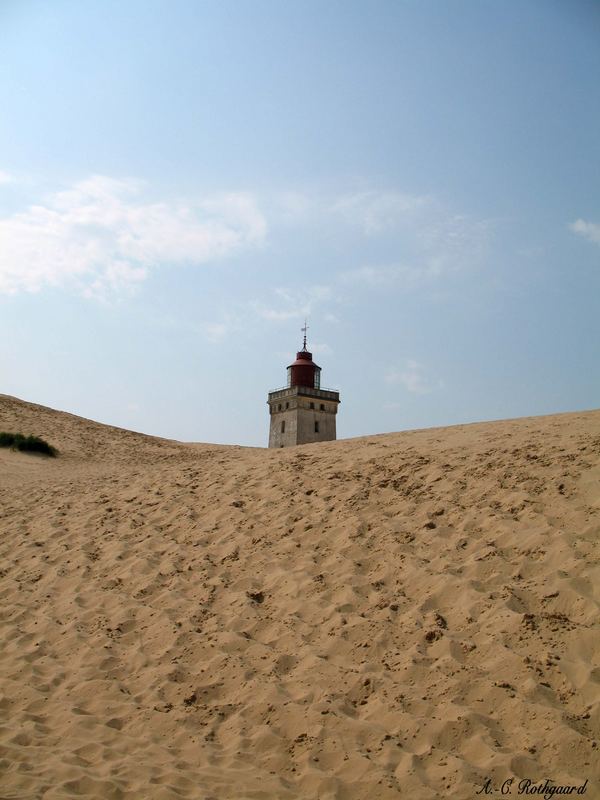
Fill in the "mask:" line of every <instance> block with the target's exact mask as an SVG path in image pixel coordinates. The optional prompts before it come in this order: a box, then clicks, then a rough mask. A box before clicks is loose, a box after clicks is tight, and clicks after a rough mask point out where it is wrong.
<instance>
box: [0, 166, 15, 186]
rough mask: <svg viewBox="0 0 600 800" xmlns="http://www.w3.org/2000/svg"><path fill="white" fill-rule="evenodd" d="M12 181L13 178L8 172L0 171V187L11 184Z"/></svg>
mask: <svg viewBox="0 0 600 800" xmlns="http://www.w3.org/2000/svg"><path fill="white" fill-rule="evenodd" d="M13 181H14V178H13V176H12V175H11V174H10V173H9V172H5V171H4V170H2V169H0V185H1V184H3V183H12V182H13Z"/></svg>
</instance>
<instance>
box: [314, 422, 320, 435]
mask: <svg viewBox="0 0 600 800" xmlns="http://www.w3.org/2000/svg"><path fill="white" fill-rule="evenodd" d="M318 432H319V423H318V422H315V433H318Z"/></svg>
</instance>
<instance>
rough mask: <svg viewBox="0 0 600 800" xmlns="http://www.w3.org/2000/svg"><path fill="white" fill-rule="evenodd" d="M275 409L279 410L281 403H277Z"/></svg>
mask: <svg viewBox="0 0 600 800" xmlns="http://www.w3.org/2000/svg"><path fill="white" fill-rule="evenodd" d="M277 411H281V403H278V404H277Z"/></svg>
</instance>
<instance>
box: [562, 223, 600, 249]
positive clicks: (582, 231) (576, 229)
mask: <svg viewBox="0 0 600 800" xmlns="http://www.w3.org/2000/svg"><path fill="white" fill-rule="evenodd" d="M569 228H570V229H571V230H572V231H573V233H577V234H579V235H580V236H583V237H584V238H585V239H587V240H588V241H590V242H593V243H594V244H600V223H597V222H586V221H585V220H584V219H578V220H576V221H575V222H571V224H570V225H569Z"/></svg>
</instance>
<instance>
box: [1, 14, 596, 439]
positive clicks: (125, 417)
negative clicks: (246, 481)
mask: <svg viewBox="0 0 600 800" xmlns="http://www.w3.org/2000/svg"><path fill="white" fill-rule="evenodd" d="M0 50H1V52H2V59H1V61H0V107H1V109H2V112H1V114H0V393H4V394H9V395H14V396H17V397H20V398H22V399H25V400H29V401H32V402H36V403H41V404H43V405H48V406H51V407H53V408H58V409H61V410H65V411H70V412H72V413H75V414H79V415H81V416H84V417H88V418H91V419H95V420H98V421H100V422H104V423H109V424H112V425H117V426H120V427H124V428H128V429H132V430H137V431H143V432H145V433H149V434H153V435H157V436H164V437H167V438H175V439H180V440H184V441H198V442H218V443H224V444H240V445H249V446H259V447H264V446H266V444H267V440H268V424H269V417H268V407H267V404H266V400H267V393H268V392H269V391H270V390H273V389H276V388H279V387H281V386H284V385H285V382H286V366H287V364H289V363H290V362H291V361H292V360H293V358H294V354H295V351H296V350H299V349H300V348H301V345H302V334H301V331H300V329H301V327H302V326H303V324H304V320H305V319H307V321H308V326H309V329H308V346H309V349H310V350H311V351H312V352H313V354H314V359H315V361H316V362H317V363H318V364H319V365H320V366H321V367H322V378H321V382H322V384H323V386H324V387H326V388H333V389H336V390H339V392H340V398H341V405H340V407H339V413H338V419H337V427H338V438H347V437H354V436H362V435H368V434H376V433H385V432H389V431H399V430H406V429H415V428H423V427H430V426H445V425H452V424H459V423H466V422H475V421H480V420H492V419H505V418H513V417H520V416H530V415H538V414H552V413H558V412H563V411H576V410H583V409H590V408H596V407H598V406H600V358H599V355H600V354H599V349H600V92H599V91H598V86H599V79H600V3H598V2H596V0H589V2H588V0H503V2H500V0H454V2H446V1H445V0H436V1H435V2H434V1H433V0H394V1H393V2H387V0H376V2H373V0H362V1H361V2H358V1H357V0H339V1H338V0H314V1H313V0H295V1H293V2H286V3H281V2H279V0H268V1H267V0H237V1H236V2H232V1H231V0H214V1H213V0H127V2H123V0H86V2H85V3H81V2H79V1H78V0H69V1H67V0H53V2H52V3H48V2H45V0H39V1H38V2H36V1H35V0H2V2H0ZM25 433H30V432H29V431H26V432H25ZM31 433H38V435H40V434H41V433H43V432H37V431H35V432H33V431H32V432H31Z"/></svg>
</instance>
